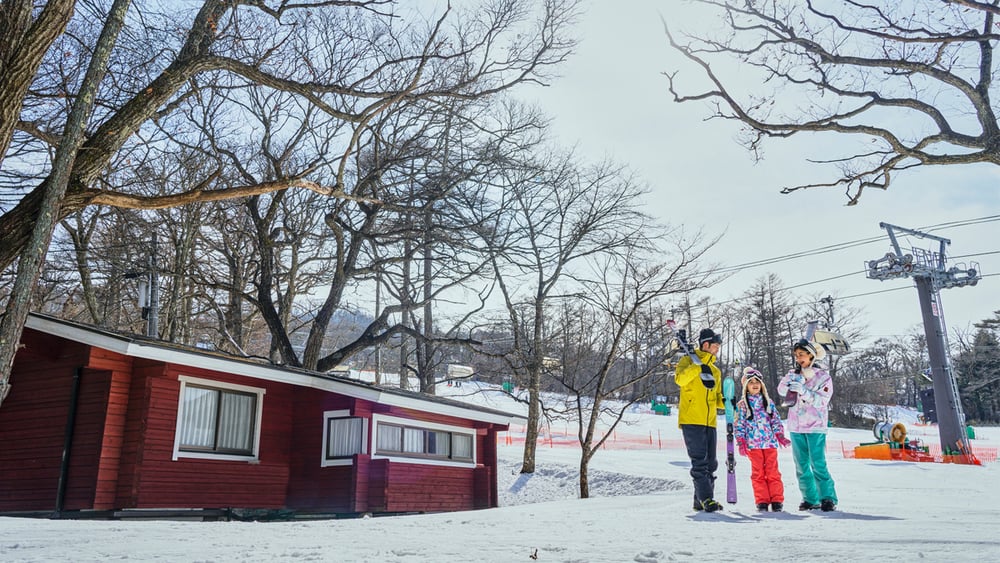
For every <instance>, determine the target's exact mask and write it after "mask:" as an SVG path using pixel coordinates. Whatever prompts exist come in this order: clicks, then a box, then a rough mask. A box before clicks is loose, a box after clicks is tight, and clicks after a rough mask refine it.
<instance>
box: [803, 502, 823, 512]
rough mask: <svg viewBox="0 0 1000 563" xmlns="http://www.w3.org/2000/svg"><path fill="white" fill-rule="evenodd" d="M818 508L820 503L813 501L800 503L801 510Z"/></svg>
mask: <svg viewBox="0 0 1000 563" xmlns="http://www.w3.org/2000/svg"><path fill="white" fill-rule="evenodd" d="M817 508H819V505H818V504H813V503H811V502H805V501H803V502H802V504H800V505H799V510H816V509H817Z"/></svg>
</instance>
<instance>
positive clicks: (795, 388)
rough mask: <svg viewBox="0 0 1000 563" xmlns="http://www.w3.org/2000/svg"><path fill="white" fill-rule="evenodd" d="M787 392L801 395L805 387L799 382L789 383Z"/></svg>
mask: <svg viewBox="0 0 1000 563" xmlns="http://www.w3.org/2000/svg"><path fill="white" fill-rule="evenodd" d="M788 390H789V391H791V392H793V393H801V392H803V391H805V387H803V386H802V382H801V381H789V382H788Z"/></svg>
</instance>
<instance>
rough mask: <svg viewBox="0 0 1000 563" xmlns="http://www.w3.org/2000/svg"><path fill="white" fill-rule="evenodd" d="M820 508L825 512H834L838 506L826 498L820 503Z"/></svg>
mask: <svg viewBox="0 0 1000 563" xmlns="http://www.w3.org/2000/svg"><path fill="white" fill-rule="evenodd" d="M819 507H820V509H821V510H822V511H823V512H833V511H834V510H837V505H836V503H834V502H833V501H832V500H830V499H828V498H825V499H823V500H821V501H820V503H819Z"/></svg>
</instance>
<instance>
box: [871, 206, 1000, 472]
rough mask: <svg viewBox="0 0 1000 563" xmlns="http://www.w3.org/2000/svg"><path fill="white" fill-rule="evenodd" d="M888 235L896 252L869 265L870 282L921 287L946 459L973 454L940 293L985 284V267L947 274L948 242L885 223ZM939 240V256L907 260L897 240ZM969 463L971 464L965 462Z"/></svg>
mask: <svg viewBox="0 0 1000 563" xmlns="http://www.w3.org/2000/svg"><path fill="white" fill-rule="evenodd" d="M879 227H881V228H883V229H885V230H886V232H887V233H888V234H889V240H890V241H891V242H892V247H893V250H894V252H889V253H887V254H886V255H885V256H883V257H882V258H877V259H875V260H871V261H869V262H868V278H870V279H876V280H879V281H885V280H889V279H896V278H901V277H912V278H913V281H914V283H915V284H916V286H917V296H918V298H919V300H920V310H921V312H922V314H923V321H924V335H925V336H926V338H927V354H928V356H930V362H931V379H932V380H933V383H934V406H935V408H936V409H937V417H938V434H939V436H940V437H941V453H942V454H945V455H948V454H952V455H954V454H967V453H969V452H970V451H971V450H970V449H969V439H968V435H967V434H966V432H965V414H964V413H963V412H962V400H961V398H960V397H959V394H958V385H957V384H956V383H955V375H954V373H953V372H952V369H951V360H950V359H949V357H948V332H947V327H946V325H945V322H944V310H943V309H942V307H941V295H940V290H941V289H943V288H949V287H963V286H966V285H976V284H977V283H978V282H979V279H980V278H981V275H980V272H979V264H976V263H974V262H973V263H971V265H970V266H969V267H965V266H964V265H963V266H962V267H952V268H946V267H945V266H946V259H945V246H946V245H949V244H951V241H950V240H948V239H946V238H941V237H937V236H934V235H929V234H927V233H922V232H920V231H914V230H912V229H906V228H903V227H897V226H895V225H890V224H888V223H879ZM897 231H899V232H901V233H905V234H908V235H912V236H916V237H920V238H926V239H931V240H935V241H937V242H938V244H939V249H938V251H937V252H934V251H930V250H924V249H919V248H913V249H912V253H909V254H904V253H903V251H902V250H901V249H900V247H899V242H898V241H897V240H896V232H897ZM965 459H968V458H967V457H965Z"/></svg>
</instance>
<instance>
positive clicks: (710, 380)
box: [701, 364, 715, 389]
mask: <svg viewBox="0 0 1000 563" xmlns="http://www.w3.org/2000/svg"><path fill="white" fill-rule="evenodd" d="M701 384H702V385H704V386H705V388H706V389H711V388H713V387H715V376H714V375H712V368H710V367H708V364H701Z"/></svg>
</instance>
